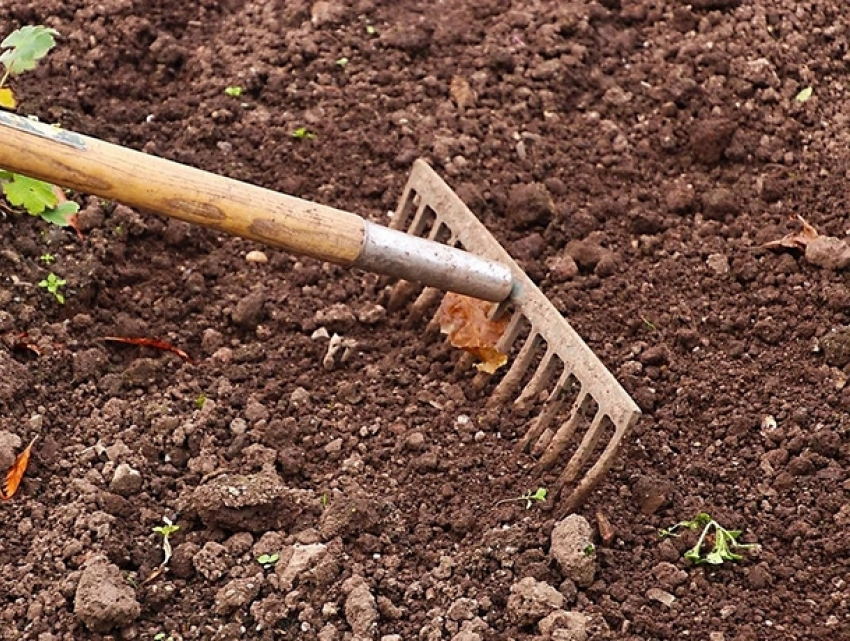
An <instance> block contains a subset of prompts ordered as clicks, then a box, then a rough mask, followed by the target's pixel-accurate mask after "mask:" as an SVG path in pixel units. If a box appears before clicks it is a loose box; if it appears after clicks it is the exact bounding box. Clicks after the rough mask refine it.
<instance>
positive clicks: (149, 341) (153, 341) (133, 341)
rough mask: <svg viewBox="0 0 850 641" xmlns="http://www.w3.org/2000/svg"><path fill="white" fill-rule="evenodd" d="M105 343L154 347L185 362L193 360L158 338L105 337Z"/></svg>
mask: <svg viewBox="0 0 850 641" xmlns="http://www.w3.org/2000/svg"><path fill="white" fill-rule="evenodd" d="M103 340H105V341H112V342H114V343H126V344H127V345H140V346H142V347H153V348H154V349H161V350H163V351H166V352H171V353H172V354H177V356H179V357H180V358H182V359H183V360H184V361H186V362H188V363H191V362H192V359H191V358H189V355H188V354H187V353H186V352H184V351H183V350H182V349H180V348H178V347H175V346H174V345H172V344H171V343H168V342H166V341H163V340H160V339H158V338H134V337H128V336H105V337H104V338H103Z"/></svg>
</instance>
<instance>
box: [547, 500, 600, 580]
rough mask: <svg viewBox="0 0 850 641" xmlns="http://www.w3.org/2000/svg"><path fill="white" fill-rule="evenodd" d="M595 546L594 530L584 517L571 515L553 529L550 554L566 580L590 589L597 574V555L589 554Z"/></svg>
mask: <svg viewBox="0 0 850 641" xmlns="http://www.w3.org/2000/svg"><path fill="white" fill-rule="evenodd" d="M592 545H593V528H592V527H591V526H590V523H588V522H587V519H585V518H584V517H583V516H581V515H579V514H571V515H569V516H568V517H567V518H565V519H563V520H562V521H559V522H558V523H556V524H555V527H554V528H553V529H552V537H551V544H550V548H549V551H550V554H551V555H552V556H553V557H554V559H555V561H557V563H558V566H559V567H560V568H561V572H562V573H563V575H564V577H565V578H568V579H570V580H572V581H573V582H575V584H576V585H578V586H581V587H589V586H590V585H591V583H593V577H594V575H595V574H596V555H594V554H588V553H587V551H588V549H591V548H590V547H589V546H592Z"/></svg>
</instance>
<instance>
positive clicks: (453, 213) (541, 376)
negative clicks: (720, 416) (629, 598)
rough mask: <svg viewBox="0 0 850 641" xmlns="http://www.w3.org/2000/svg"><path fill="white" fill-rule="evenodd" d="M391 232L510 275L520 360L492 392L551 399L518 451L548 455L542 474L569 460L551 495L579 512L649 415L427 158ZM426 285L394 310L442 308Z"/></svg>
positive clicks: (508, 341) (510, 346)
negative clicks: (440, 245) (462, 252)
mask: <svg viewBox="0 0 850 641" xmlns="http://www.w3.org/2000/svg"><path fill="white" fill-rule="evenodd" d="M390 226H391V227H392V228H394V229H399V230H402V231H406V232H407V233H410V234H414V235H416V236H424V237H427V238H429V239H431V240H436V241H438V242H444V243H446V244H448V245H452V246H456V247H462V248H463V249H466V250H467V251H469V252H472V253H473V254H477V255H479V256H482V257H484V258H489V259H492V260H496V261H499V262H501V263H502V264H504V265H506V266H508V267H509V268H510V269H511V272H512V273H513V280H514V287H513V291H512V293H511V296H510V298H509V299H508V300H507V301H505V302H504V303H502V304H500V305H499V307H498V308H497V309H496V311H495V312H494V314H495V315H503V314H510V320H509V322H508V326H507V329H506V331H505V333H504V334H503V336H502V338H501V340H500V342H499V345H497V347H498V349H499V350H500V351H502V352H503V353H511V354H514V356H513V358H512V364H511V365H510V368H509V369H508V371H507V372H506V373H505V374H504V375H503V377H502V378H501V380H500V381H499V382H498V384H497V385H496V387H495V389H494V390H493V392H492V394H491V395H490V397H489V399H488V406H491V407H494V406H500V405H503V404H505V403H507V402H509V401H510V399H511V398H514V401H513V402H514V404H515V405H518V406H529V405H531V404H532V403H534V402H536V401H542V406H541V407H540V410H539V412H538V413H537V415H536V416H535V417H534V418H533V419H532V420H531V421H530V423H529V425H528V429H527V431H526V433H525V436H524V437H523V438H522V440H521V442H520V443H519V449H520V450H521V451H523V452H527V453H530V454H532V455H533V456H536V457H539V458H538V461H537V463H536V465H535V467H534V473H535V474H542V473H543V472H544V471H545V470H548V469H550V468H552V467H553V466H554V465H555V464H556V463H557V462H558V461H559V460H564V461H565V464H564V468H563V471H562V472H561V474H560V475H559V477H558V479H557V481H556V483H555V486H554V487H553V488H551V489H550V496H552V497H553V499H557V498H558V497H560V498H561V499H562V502H561V504H560V505H559V511H560V512H563V513H567V512H573V511H575V510H577V509H578V508H579V507H580V506H581V504H582V503H583V502H584V501H585V500H586V499H587V497H588V495H589V494H590V492H591V491H592V490H593V488H594V487H595V486H596V485H597V484H598V483H599V482H600V481H601V480H602V478H603V476H604V475H605V473H606V472H607V471H608V469H609V468H610V467H611V465H612V464H613V462H614V459H615V457H616V455H617V451H618V449H619V447H620V445H621V443H622V441H623V439H624V438H625V436H626V435H627V434H628V433H629V431H630V430H631V428H632V426H633V425H634V424H635V423H636V422H637V420H638V418H639V417H640V409H639V408H638V406H637V404H636V403H635V402H634V401H633V400H632V399H631V397H630V396H629V395H628V394H627V393H626V391H625V390H624V389H623V388H622V386H621V385H620V384H619V383H618V382H617V380H616V379H615V378H614V376H613V375H612V374H611V372H609V371H608V370H607V369H606V367H605V366H604V365H603V364H602V362H601V361H600V360H599V359H598V358H597V357H596V355H595V354H594V353H593V351H591V349H590V348H589V347H588V346H587V345H586V344H585V342H584V341H583V340H582V339H581V337H580V336H579V335H578V334H577V333H576V331H575V330H574V329H573V328H572V327H571V326H570V324H569V323H568V322H567V321H566V319H564V317H563V316H562V315H561V314H560V313H559V312H558V310H557V309H556V308H555V306H554V305H552V303H551V302H550V301H549V299H547V298H546V296H544V295H543V293H542V292H541V291H540V290H539V289H538V288H537V286H536V285H535V284H534V283H533V282H532V281H531V279H530V278H529V277H528V276H527V275H526V274H525V272H524V271H523V270H522V269H521V268H520V267H519V265H517V264H516V262H514V260H513V259H512V258H511V257H510V255H509V254H508V253H507V251H505V249H504V248H503V247H502V246H501V245H500V244H499V243H498V242H497V241H496V239H495V238H493V236H492V235H491V234H490V232H489V231H487V228H486V227H485V226H484V225H483V224H482V223H481V222H480V221H479V220H478V219H477V218H476V217H475V215H474V214H473V213H472V212H471V211H470V210H469V208H468V207H466V205H465V204H464V203H463V201H462V200H461V199H460V198H459V197H458V196H457V194H455V193H454V191H452V189H451V188H450V187H449V186H448V185H447V184H446V183H445V182H443V180H442V179H441V178H440V177H439V176H438V175H437V174H436V173H435V172H434V170H433V169H431V167H429V166H428V165H427V164H426V163H425V162H424V161H422V160H418V161H416V163H414V166H413V171H412V172H411V174H410V177H409V179H408V181H407V185H406V186H405V189H404V192H403V194H402V196H401V199H400V201H399V205H398V208H397V209H396V212H395V215H394V216H393V220H392V223H391V225H390ZM420 289H421V288H420V287H418V286H416V285H414V284H413V283H409V282H406V281H401V282H399V283H397V284H396V285H395V287H394V288H393V291H392V293H391V296H390V306H391V307H394V308H397V307H400V306H402V305H404V304H406V303H407V302H408V301H410V300H411V299H412V298H413V297H414V296H416V299H415V301H414V302H413V303H412V306H411V309H410V313H411V315H412V317H414V318H416V317H421V316H422V315H423V314H424V313H426V312H427V311H428V310H429V309H432V308H433V306H434V305H435V304H436V302H437V301H438V300H439V299H440V297H441V296H442V292H441V291H439V290H435V289H433V288H427V287H426V288H424V289H422V290H421V291H420ZM417 293H418V296H417ZM489 378H490V377H489V376H488V375H485V374H480V373H479V374H478V375H477V376H476V378H475V380H474V384H475V385H476V387H478V388H479V389H483V388H484V387H485V386H486V385H487V384H488V382H489ZM600 450H601V453H599V454H598V456H597V458H596V459H595V461H594V460H592V458H593V456H594V454H596V453H597V452H599V451H600Z"/></svg>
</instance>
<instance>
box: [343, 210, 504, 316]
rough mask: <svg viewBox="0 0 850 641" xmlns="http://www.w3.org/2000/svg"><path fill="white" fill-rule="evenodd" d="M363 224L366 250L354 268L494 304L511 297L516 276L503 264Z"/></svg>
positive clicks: (358, 258) (416, 237) (378, 226)
mask: <svg viewBox="0 0 850 641" xmlns="http://www.w3.org/2000/svg"><path fill="white" fill-rule="evenodd" d="M364 222H365V238H364V241H363V250H362V251H361V252H360V256H358V257H357V260H355V261H354V264H353V265H352V266H353V267H357V268H359V269H363V270H365V271H370V272H377V273H379V274H386V275H388V276H394V277H395V278H403V279H404V280H411V281H415V282H419V283H422V284H424V285H428V286H431V287H436V288H437V289H441V290H444V291H451V292H457V293H458V294H465V295H467V296H474V297H475V298H480V299H482V300H489V301H493V302H502V301H503V300H505V299H506V298H507V297H508V296H510V294H511V289H512V288H513V276H512V275H511V270H510V269H509V268H508V267H506V266H505V265H502V264H501V263H497V262H494V261H491V260H487V259H485V258H481V257H480V256H476V255H475V254H470V253H469V252H467V251H464V250H462V249H456V248H454V247H450V246H448V245H443V244H442V243H438V242H435V241H433V240H427V239H425V238H420V237H418V236H413V235H411V234H405V233H404V232H401V231H397V230H395V229H390V228H388V227H382V226H381V225H376V224H374V223H370V222H369V221H364Z"/></svg>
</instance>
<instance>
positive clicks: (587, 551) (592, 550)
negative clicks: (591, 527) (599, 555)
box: [582, 543, 596, 556]
mask: <svg viewBox="0 0 850 641" xmlns="http://www.w3.org/2000/svg"><path fill="white" fill-rule="evenodd" d="M582 554H584V555H585V556H593V555H594V554H596V546H595V545H593V543H588V544H587V545H585V546H584V549H583V550H582Z"/></svg>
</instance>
